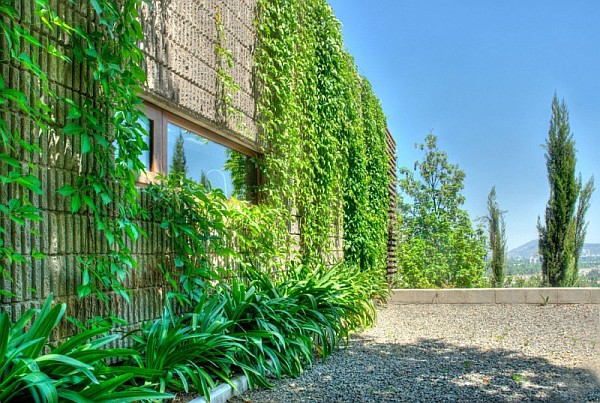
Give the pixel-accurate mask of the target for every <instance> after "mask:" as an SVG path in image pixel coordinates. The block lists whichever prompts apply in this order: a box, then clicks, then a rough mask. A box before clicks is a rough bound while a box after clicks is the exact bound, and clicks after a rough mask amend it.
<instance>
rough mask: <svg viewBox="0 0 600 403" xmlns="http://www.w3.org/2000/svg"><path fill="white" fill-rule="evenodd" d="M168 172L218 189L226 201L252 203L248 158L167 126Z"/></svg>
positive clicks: (252, 170) (252, 181)
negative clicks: (230, 199) (235, 198)
mask: <svg viewBox="0 0 600 403" xmlns="http://www.w3.org/2000/svg"><path fill="white" fill-rule="evenodd" d="M167 128H168V133H167V141H168V145H167V152H168V158H167V163H168V170H169V173H171V172H179V173H181V174H184V175H185V176H186V177H187V178H190V179H193V180H195V181H198V182H200V183H202V184H203V185H204V186H205V187H206V188H207V189H209V190H210V189H215V188H217V189H221V190H222V191H223V193H224V194H225V196H226V197H227V198H230V197H232V196H234V197H237V198H239V199H243V200H251V201H254V199H255V190H254V188H255V185H254V184H255V183H256V167H255V164H254V161H253V160H252V158H250V157H248V156H246V155H244V154H241V153H239V152H237V151H235V150H232V149H230V148H228V147H225V146H223V145H221V144H219V143H216V142H214V141H211V140H208V139H206V138H204V137H201V136H199V135H197V134H195V133H193V132H191V131H189V130H187V129H185V128H183V127H180V126H178V125H176V124H174V123H172V122H169V123H168V126H167Z"/></svg>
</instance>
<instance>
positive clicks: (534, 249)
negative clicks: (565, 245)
mask: <svg viewBox="0 0 600 403" xmlns="http://www.w3.org/2000/svg"><path fill="white" fill-rule="evenodd" d="M537 255H538V240H537V239H534V240H533V241H529V242H527V243H525V244H523V245H521V246H519V247H516V248H514V249H511V250H509V251H508V258H509V259H529V258H530V257H532V256H537ZM586 256H600V243H586V244H583V250H582V251H581V257H586Z"/></svg>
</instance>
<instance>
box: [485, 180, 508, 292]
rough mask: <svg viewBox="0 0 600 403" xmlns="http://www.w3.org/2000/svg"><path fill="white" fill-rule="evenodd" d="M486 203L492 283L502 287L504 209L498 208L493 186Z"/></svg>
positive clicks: (504, 237) (504, 255) (504, 263)
mask: <svg viewBox="0 0 600 403" xmlns="http://www.w3.org/2000/svg"><path fill="white" fill-rule="evenodd" d="M487 205H488V216H487V217H486V218H487V222H488V231H489V239H488V241H489V247H490V250H491V251H492V258H491V260H490V269H491V271H492V284H493V286H494V287H502V285H503V284H504V277H505V275H506V224H505V223H504V211H502V210H500V206H498V202H497V201H496V187H495V186H494V187H493V188H492V190H491V191H490V194H489V195H488V202H487Z"/></svg>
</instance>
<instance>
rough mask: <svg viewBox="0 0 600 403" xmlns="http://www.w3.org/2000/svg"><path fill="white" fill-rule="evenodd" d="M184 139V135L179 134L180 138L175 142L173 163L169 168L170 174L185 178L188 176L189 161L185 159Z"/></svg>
mask: <svg viewBox="0 0 600 403" xmlns="http://www.w3.org/2000/svg"><path fill="white" fill-rule="evenodd" d="M183 143H184V138H183V133H179V137H178V138H177V141H176V142H175V150H174V151H173V161H171V166H170V167H169V172H170V173H173V174H179V175H181V176H183V177H186V176H187V170H188V168H187V159H186V158H185V149H184V148H183Z"/></svg>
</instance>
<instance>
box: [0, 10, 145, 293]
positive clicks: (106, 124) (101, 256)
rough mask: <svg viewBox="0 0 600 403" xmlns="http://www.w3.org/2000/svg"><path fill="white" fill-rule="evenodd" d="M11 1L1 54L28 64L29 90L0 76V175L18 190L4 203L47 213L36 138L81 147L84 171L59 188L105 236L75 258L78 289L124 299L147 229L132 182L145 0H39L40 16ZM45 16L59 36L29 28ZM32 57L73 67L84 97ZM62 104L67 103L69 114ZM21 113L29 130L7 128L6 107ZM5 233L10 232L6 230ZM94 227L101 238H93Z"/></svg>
mask: <svg viewBox="0 0 600 403" xmlns="http://www.w3.org/2000/svg"><path fill="white" fill-rule="evenodd" d="M11 3H12V2H10V1H3V2H2V5H1V7H2V11H3V14H4V15H5V16H6V18H5V19H4V20H3V21H2V26H1V28H2V31H3V33H4V40H5V42H6V43H7V44H8V46H7V47H4V46H3V47H2V52H3V54H2V59H3V60H2V61H3V62H7V60H6V59H7V58H8V59H9V60H8V62H10V63H12V64H13V65H16V66H17V68H24V69H27V70H28V72H29V73H30V74H31V76H32V83H33V88H31V91H30V92H29V93H27V92H24V91H20V90H19V89H15V88H7V87H5V86H4V80H3V79H2V80H0V87H2V94H1V95H2V98H0V104H1V105H2V106H3V110H2V114H3V116H2V119H0V122H1V123H0V130H1V134H2V142H3V152H2V158H1V159H2V162H3V165H2V169H3V175H2V178H1V179H2V182H3V185H7V184H9V185H10V184H14V185H15V189H16V190H15V192H14V194H15V195H16V196H17V197H13V198H11V199H9V200H8V202H7V203H6V204H5V205H3V206H2V207H0V210H1V211H2V213H4V214H5V215H6V216H7V217H9V218H10V219H11V220H12V221H13V222H16V223H19V224H20V225H23V226H25V225H27V223H28V222H29V221H30V222H38V221H41V219H42V218H41V215H40V210H39V207H36V206H34V204H33V203H31V201H30V199H29V197H30V196H29V194H31V193H35V194H40V195H42V194H43V191H42V190H41V188H40V180H39V177H38V172H37V171H38V170H39V169H38V168H39V167H38V166H37V165H36V164H35V163H33V162H32V161H36V160H39V158H32V157H31V154H35V153H38V154H41V153H40V150H41V148H40V146H47V144H52V141H55V142H56V141H60V142H62V144H64V145H69V144H70V145H71V147H72V148H73V149H76V148H77V149H78V150H77V152H75V155H74V160H75V163H76V164H78V174H77V175H75V177H74V179H73V182H72V183H65V184H64V185H63V186H61V187H60V189H58V193H59V194H60V195H61V196H63V197H66V198H68V200H69V205H70V211H71V213H73V214H76V213H83V214H85V215H86V216H88V217H89V218H90V223H89V225H90V227H92V228H93V227H95V229H96V230H97V231H90V232H89V234H87V235H88V238H87V241H88V243H89V245H90V246H91V245H98V244H100V245H101V244H102V243H104V246H100V247H99V248H98V247H96V248H95V249H98V250H96V251H95V253H93V252H92V253H90V254H89V255H87V256H79V257H78V259H79V263H80V264H81V267H82V282H81V285H80V286H79V288H78V294H79V296H80V297H84V296H86V295H89V294H90V293H96V294H97V295H98V296H99V297H100V298H101V299H104V300H106V298H107V297H106V294H105V292H106V291H107V290H110V289H112V290H114V291H116V292H118V293H119V294H121V295H122V296H123V297H125V298H128V293H127V289H126V288H125V287H124V286H123V280H124V278H125V277H126V276H127V274H128V272H129V271H130V270H131V269H133V268H135V267H136V262H135V260H134V259H133V258H132V256H131V245H132V244H133V243H135V242H136V241H137V239H138V237H139V236H140V235H141V234H142V231H141V229H140V227H139V225H138V224H137V222H136V219H137V218H139V217H140V214H141V213H142V211H141V209H140V203H139V200H138V193H137V190H136V187H135V183H136V178H137V177H138V176H139V172H140V171H141V169H143V164H142V163H141V161H140V160H139V156H140V155H141V153H142V150H143V149H144V148H146V147H147V146H146V145H145V142H144V140H143V134H144V130H143V128H142V127H141V125H140V123H139V118H140V117H141V116H142V112H141V111H140V109H139V106H140V103H141V99H140V98H139V92H140V85H141V83H143V82H144V80H145V73H144V70H143V69H142V67H141V63H142V61H143V56H142V53H141V51H140V50H139V48H138V46H137V43H138V41H140V40H141V39H142V38H143V36H142V30H141V26H140V23H139V18H138V8H139V5H140V1H139V0H120V1H116V0H91V1H90V2H89V3H88V2H87V1H74V2H72V4H70V5H69V7H72V12H73V13H72V15H73V20H72V21H71V20H66V19H64V18H63V17H62V16H61V15H59V14H58V13H57V12H56V11H55V10H53V9H52V8H51V7H50V3H49V2H48V1H47V0H38V1H36V2H35V4H36V8H35V14H34V15H29V16H27V15H19V13H18V12H17V10H16V9H15V8H14V7H12V6H11ZM24 10H25V8H24ZM88 14H89V15H94V16H95V18H96V22H97V23H96V24H94V25H92V26H91V29H90V24H88V20H87V18H89V17H84V16H85V15H88ZM40 24H41V25H42V26H43V27H44V29H46V30H48V31H50V33H51V34H50V36H49V38H53V39H54V38H56V39H55V40H50V39H47V41H46V43H42V42H40V40H39V39H37V38H36V35H35V34H33V33H32V32H31V29H32V27H35V26H38V25H40ZM20 47H23V49H21V48H20ZM6 49H8V50H6ZM33 49H36V51H33ZM30 55H31V56H30ZM35 55H40V56H39V57H40V59H42V58H43V59H44V60H48V62H51V63H53V64H60V65H61V66H62V67H63V69H69V68H70V67H69V66H75V65H77V66H78V69H81V71H82V75H81V77H80V78H78V79H80V80H81V81H80V82H78V83H74V84H73V86H79V87H81V88H85V90H82V94H83V96H82V97H80V96H79V95H78V96H77V97H75V96H73V95H68V94H65V91H64V90H63V91H60V92H58V91H57V86H56V84H55V83H54V82H52V80H50V79H49V78H48V75H47V74H48V73H47V72H46V71H44V69H42V68H41V66H40V61H39V60H37V59H36V57H35ZM48 62H47V63H48ZM55 79H56V78H55ZM40 94H41V96H40ZM62 110H66V111H67V113H66V116H65V114H62V113H61V111H62ZM15 111H17V112H18V113H20V115H21V117H23V118H24V119H25V120H27V121H31V122H33V124H32V126H30V127H28V129H29V130H28V133H26V134H24V133H19V132H18V131H17V130H15V129H11V128H9V127H8V125H7V122H8V121H10V119H9V115H10V113H13V112H15ZM36 131H37V132H39V133H40V136H39V137H38V138H34V136H33V135H32V133H35V132H36ZM26 136H28V137H26ZM66 137H68V138H69V139H70V140H67V139H66ZM53 139H56V140H53ZM21 150H22V151H21ZM15 156H16V157H17V158H16V159H15ZM5 172H6V173H7V174H6V175H4V173H5ZM17 188H18V189H21V190H17ZM26 191H29V193H27V192H26ZM47 192H54V190H53V189H48V190H47ZM43 196H46V197H48V196H50V197H51V195H47V194H46V195H43ZM3 226H5V224H4V223H3ZM0 232H2V233H5V230H4V228H3V229H2V230H0ZM98 234H100V235H101V236H102V237H103V240H97V239H96V237H97V236H98ZM82 235H84V234H82ZM0 246H1V247H2V248H3V249H2V254H3V255H4V257H8V262H9V263H10V262H11V261H20V262H22V261H23V260H24V258H23V257H22V256H20V255H19V254H18V253H17V252H15V249H14V248H12V249H11V247H10V246H7V245H6V243H5V242H4V241H2V244H1V245H0ZM93 249H94V248H93V247H91V248H88V250H89V251H92V250H93ZM33 257H42V255H41V254H40V253H34V254H33ZM3 269H4V268H3ZM4 271H5V270H4Z"/></svg>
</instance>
